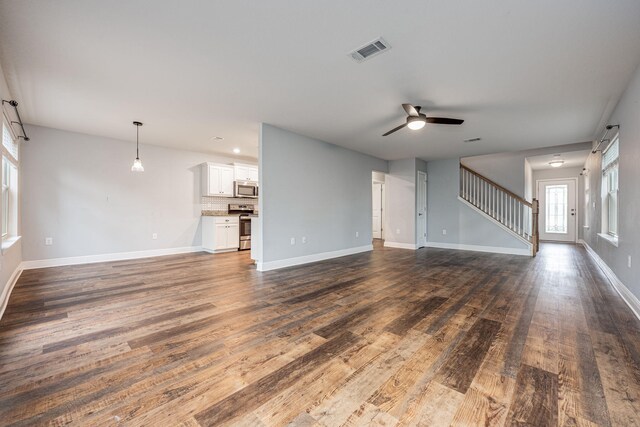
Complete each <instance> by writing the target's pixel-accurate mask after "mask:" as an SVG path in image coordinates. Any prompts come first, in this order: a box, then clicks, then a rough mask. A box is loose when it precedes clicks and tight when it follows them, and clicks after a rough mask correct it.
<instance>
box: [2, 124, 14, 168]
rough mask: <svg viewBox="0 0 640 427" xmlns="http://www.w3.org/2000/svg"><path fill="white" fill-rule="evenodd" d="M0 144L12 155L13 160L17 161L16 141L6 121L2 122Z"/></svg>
mask: <svg viewBox="0 0 640 427" xmlns="http://www.w3.org/2000/svg"><path fill="white" fill-rule="evenodd" d="M2 145H3V146H4V148H5V149H6V150H7V151H8V152H9V154H10V155H11V156H12V157H13V160H14V161H16V162H17V161H18V143H17V142H16V141H15V140H14V139H13V136H12V135H11V131H10V130H9V129H8V127H7V125H6V123H2Z"/></svg>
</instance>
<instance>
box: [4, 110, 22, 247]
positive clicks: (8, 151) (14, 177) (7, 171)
mask: <svg viewBox="0 0 640 427" xmlns="http://www.w3.org/2000/svg"><path fill="white" fill-rule="evenodd" d="M0 203H1V204H2V239H3V241H4V240H6V239H8V238H13V237H17V235H18V143H17V142H16V139H15V138H14V137H13V135H12V132H11V129H10V128H9V126H8V125H7V122H6V121H3V123H2V200H1V201H0Z"/></svg>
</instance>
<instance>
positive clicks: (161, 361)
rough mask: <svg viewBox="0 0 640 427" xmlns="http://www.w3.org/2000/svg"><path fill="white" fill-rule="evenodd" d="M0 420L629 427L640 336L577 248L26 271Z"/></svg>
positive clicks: (196, 257) (0, 347)
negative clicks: (520, 253)
mask: <svg viewBox="0 0 640 427" xmlns="http://www.w3.org/2000/svg"><path fill="white" fill-rule="evenodd" d="M0 424H2V425H19V426H34V425H66V424H74V425H126V426H142V425H145V426H169V425H182V426H198V425H200V426H209V425H221V424H229V425H254V426H273V425H286V424H291V425H294V426H307V425H326V426H337V425H424V426H448V425H455V426H476V425H478V426H502V425H509V426H512V425H518V426H520V425H529V426H556V425H561V426H637V425H640V323H639V322H638V320H637V319H636V318H635V317H634V316H633V314H632V313H631V311H630V310H629V309H628V308H627V306H626V305H625V304H624V302H623V301H622V300H621V298H620V297H619V296H618V295H617V293H616V292H615V291H614V290H613V289H612V287H611V286H610V284H609V283H608V282H607V281H606V279H605V277H604V276H603V275H602V273H601V272H600V270H599V269H598V267H597V266H596V265H595V264H594V263H593V262H592V260H591V259H590V258H589V257H588V255H587V254H586V252H585V251H584V249H582V248H580V247H576V246H573V245H559V244H547V245H543V247H542V251H541V252H540V253H539V255H538V256H537V257H536V258H527V257H517V256H508V255H494V254H481V253H475V252H455V251H449V250H441V249H421V250H418V251H415V252H414V251H407V250H400V249H386V248H377V250H375V251H374V252H371V253H364V254H359V255H354V256H349V257H343V258H339V259H335V260H330V261H325V262H320V263H316V264H311V265H307V266H301V267H296V268H289V269H284V270H279V271H273V272H267V273H259V272H256V271H255V269H254V267H253V266H252V265H251V264H250V260H249V258H248V253H246V252H245V253H231V254H220V255H209V254H204V253H202V254H188V255H179V256H168V257H161V258H149V259H142V260H134V261H122V262H112V263H102V264H91V265H79V266H70V267H61V268H48V269H40V270H29V271H25V272H24V273H23V274H22V276H21V278H20V280H19V282H18V284H17V286H16V288H15V290H14V292H13V295H12V296H11V300H10V303H9V306H8V308H7V311H6V314H5V315H4V317H3V319H2V321H1V322H0Z"/></svg>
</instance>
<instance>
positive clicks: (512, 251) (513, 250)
mask: <svg viewBox="0 0 640 427" xmlns="http://www.w3.org/2000/svg"><path fill="white" fill-rule="evenodd" d="M427 247H428V248H440V249H455V250H459V251H475V252H489V253H493V254H507V255H524V256H531V249H529V248H522V249H518V248H502V247H497V246H480V245H464V244H461V243H441V242H427Z"/></svg>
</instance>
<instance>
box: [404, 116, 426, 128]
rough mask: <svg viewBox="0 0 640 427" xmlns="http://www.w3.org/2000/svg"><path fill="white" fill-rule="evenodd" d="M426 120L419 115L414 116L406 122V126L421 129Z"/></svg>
mask: <svg viewBox="0 0 640 427" xmlns="http://www.w3.org/2000/svg"><path fill="white" fill-rule="evenodd" d="M426 123H427V122H426V121H425V120H424V119H422V118H421V117H416V119H413V120H409V122H408V123H407V127H408V128H409V129H411V130H418V129H422V128H423V127H424V125H425V124H426Z"/></svg>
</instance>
